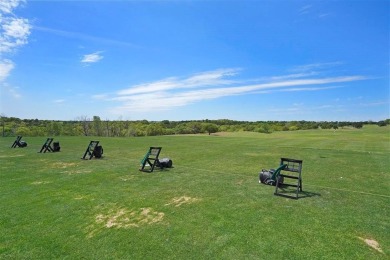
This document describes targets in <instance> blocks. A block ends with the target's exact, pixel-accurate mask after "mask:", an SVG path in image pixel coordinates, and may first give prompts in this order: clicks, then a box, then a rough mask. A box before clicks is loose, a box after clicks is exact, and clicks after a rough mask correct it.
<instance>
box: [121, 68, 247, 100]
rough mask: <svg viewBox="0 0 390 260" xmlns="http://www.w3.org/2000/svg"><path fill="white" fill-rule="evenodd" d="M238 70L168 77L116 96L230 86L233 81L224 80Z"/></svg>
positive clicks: (122, 91)
mask: <svg viewBox="0 0 390 260" xmlns="http://www.w3.org/2000/svg"><path fill="white" fill-rule="evenodd" d="M239 70H240V69H219V70H215V71H207V72H202V73H198V74H195V75H193V76H190V77H187V78H178V77H170V78H166V79H163V80H159V81H156V82H151V83H146V84H140V85H136V86H133V87H130V88H128V89H124V90H121V91H118V93H117V94H118V95H131V94H139V93H149V92H157V91H166V90H171V89H183V88H195V87H206V86H220V85H228V84H232V83H233V82H234V81H232V80H228V79H225V77H231V76H234V75H236V74H237V73H238V71H239Z"/></svg>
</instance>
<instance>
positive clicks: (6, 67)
mask: <svg viewBox="0 0 390 260" xmlns="http://www.w3.org/2000/svg"><path fill="white" fill-rule="evenodd" d="M14 67H15V65H14V63H13V62H12V61H11V60H7V59H4V60H2V61H0V82H2V81H4V80H5V79H6V78H7V77H8V76H9V74H10V73H11V71H12V70H13V68H14Z"/></svg>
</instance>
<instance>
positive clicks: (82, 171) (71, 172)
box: [61, 170, 92, 175]
mask: <svg viewBox="0 0 390 260" xmlns="http://www.w3.org/2000/svg"><path fill="white" fill-rule="evenodd" d="M91 172H92V171H91V170H72V171H62V172H61V173H66V174H69V175H72V174H83V173H91Z"/></svg>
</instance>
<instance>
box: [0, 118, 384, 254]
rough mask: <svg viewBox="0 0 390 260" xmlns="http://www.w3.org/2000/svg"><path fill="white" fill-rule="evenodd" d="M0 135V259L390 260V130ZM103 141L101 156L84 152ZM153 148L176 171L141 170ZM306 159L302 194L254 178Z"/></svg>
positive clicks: (367, 128) (380, 128) (378, 128)
mask: <svg viewBox="0 0 390 260" xmlns="http://www.w3.org/2000/svg"><path fill="white" fill-rule="evenodd" d="M14 140H15V137H4V138H0V163H1V164H0V176H1V183H0V187H1V189H0V195H1V197H0V234H1V236H0V258H1V259H65V258H66V259H389V257H390V235H389V234H390V221H389V220H390V160H389V155H390V127H389V126H386V127H378V126H372V125H371V126H364V127H363V128H362V129H339V130H336V131H334V130H307V131H294V132H274V133H272V134H259V133H249V132H240V133H216V134H214V135H211V136H208V135H193V136H191V135H182V136H158V137H137V138H113V137H111V138H106V137H64V136H62V137H55V138H54V141H59V142H60V146H61V152H58V153H37V152H38V151H39V150H40V148H41V146H42V144H43V143H44V142H45V140H46V137H23V140H24V141H26V142H27V143H28V146H27V147H26V148H14V149H12V148H10V147H11V145H12V143H13V141H14ZM91 140H99V141H100V144H101V145H102V146H103V149H104V154H103V156H104V157H103V158H102V159H92V160H81V159H80V158H81V157H82V156H83V154H84V152H85V150H86V148H87V145H88V144H89V141H91ZM149 146H161V147H162V151H161V154H160V158H163V157H169V158H171V159H172V161H173V166H174V167H173V168H170V169H164V170H162V171H161V170H159V169H156V170H155V171H154V172H153V173H144V172H140V171H139V170H138V169H139V167H140V160H141V159H142V158H143V156H144V154H145V153H146V152H147V150H148V148H149ZM281 157H287V158H294V159H301V160H303V169H302V178H303V192H301V193H300V198H299V199H298V200H294V199H289V198H284V197H280V196H275V195H273V193H274V190H275V187H273V186H267V185H263V184H259V183H258V173H259V172H260V171H261V169H263V168H264V169H269V168H275V167H277V166H278V164H279V160H280V158H281Z"/></svg>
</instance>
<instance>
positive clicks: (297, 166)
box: [274, 158, 303, 199]
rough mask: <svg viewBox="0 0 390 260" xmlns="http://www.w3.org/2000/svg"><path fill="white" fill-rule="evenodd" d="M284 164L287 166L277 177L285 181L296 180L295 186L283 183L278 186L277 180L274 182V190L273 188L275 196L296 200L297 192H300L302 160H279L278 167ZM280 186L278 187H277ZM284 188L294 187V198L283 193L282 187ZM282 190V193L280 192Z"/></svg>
mask: <svg viewBox="0 0 390 260" xmlns="http://www.w3.org/2000/svg"><path fill="white" fill-rule="evenodd" d="M284 164H286V165H287V166H286V167H285V168H284V169H283V170H282V171H281V173H280V174H279V176H282V177H283V178H284V180H285V179H286V178H287V179H293V180H297V184H295V183H294V184H292V183H286V182H283V183H281V184H280V185H279V178H277V179H276V180H277V181H276V188H275V193H274V194H275V195H278V196H283V197H288V198H293V199H298V196H299V192H302V189H303V188H302V164H303V161H302V160H297V159H290V158H280V165H284ZM284 172H288V173H289V174H286V173H284ZM279 186H280V187H279ZM284 186H287V187H288V186H289V187H295V188H296V190H295V196H291V195H288V194H285V193H283V190H284V189H283V187H284ZM280 190H282V192H281V191H280Z"/></svg>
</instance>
